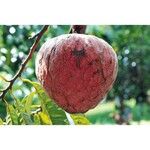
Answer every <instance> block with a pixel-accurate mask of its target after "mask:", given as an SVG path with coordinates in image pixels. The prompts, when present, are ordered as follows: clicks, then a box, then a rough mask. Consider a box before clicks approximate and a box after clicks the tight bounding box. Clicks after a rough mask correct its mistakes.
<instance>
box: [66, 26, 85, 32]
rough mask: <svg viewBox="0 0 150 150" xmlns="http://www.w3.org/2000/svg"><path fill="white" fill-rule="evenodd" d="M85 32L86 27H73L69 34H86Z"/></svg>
mask: <svg viewBox="0 0 150 150" xmlns="http://www.w3.org/2000/svg"><path fill="white" fill-rule="evenodd" d="M85 30H86V25H72V26H71V28H70V31H69V33H79V34H84V33H85Z"/></svg>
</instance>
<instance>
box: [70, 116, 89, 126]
mask: <svg viewBox="0 0 150 150" xmlns="http://www.w3.org/2000/svg"><path fill="white" fill-rule="evenodd" d="M70 116H71V118H72V119H73V121H74V123H75V124H76V125H89V124H91V123H90V121H89V120H88V119H87V118H86V117H85V116H84V115H83V114H71V115H70Z"/></svg>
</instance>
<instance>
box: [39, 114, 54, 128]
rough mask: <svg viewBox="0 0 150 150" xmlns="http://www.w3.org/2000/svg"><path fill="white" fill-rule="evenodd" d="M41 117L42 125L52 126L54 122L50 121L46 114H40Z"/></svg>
mask: <svg viewBox="0 0 150 150" xmlns="http://www.w3.org/2000/svg"><path fill="white" fill-rule="evenodd" d="M39 117H40V119H41V122H42V124H45V125H51V124H52V121H51V120H50V119H49V117H48V116H47V115H46V114H44V113H43V112H40V113H39Z"/></svg>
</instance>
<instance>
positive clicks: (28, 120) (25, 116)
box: [15, 100, 33, 125]
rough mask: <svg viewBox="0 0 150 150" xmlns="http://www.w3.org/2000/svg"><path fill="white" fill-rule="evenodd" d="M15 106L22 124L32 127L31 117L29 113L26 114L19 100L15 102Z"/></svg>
mask: <svg viewBox="0 0 150 150" xmlns="http://www.w3.org/2000/svg"><path fill="white" fill-rule="evenodd" d="M15 106H16V109H17V110H18V112H19V113H20V116H21V118H22V119H23V122H24V124H26V125H32V124H33V121H32V119H31V115H30V113H26V111H25V106H24V105H23V104H22V103H21V101H20V100H16V103H15ZM19 119H20V118H19Z"/></svg>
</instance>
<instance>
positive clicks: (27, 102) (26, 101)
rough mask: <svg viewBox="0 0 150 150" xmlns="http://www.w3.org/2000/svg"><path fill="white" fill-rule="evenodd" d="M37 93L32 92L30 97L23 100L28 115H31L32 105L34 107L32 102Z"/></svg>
mask: <svg viewBox="0 0 150 150" xmlns="http://www.w3.org/2000/svg"><path fill="white" fill-rule="evenodd" d="M35 93H36V92H31V93H30V94H29V95H27V96H26V97H24V98H23V100H22V103H24V108H25V111H26V112H27V113H29V114H30V113H31V105H32V100H33V96H34V95H35Z"/></svg>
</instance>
